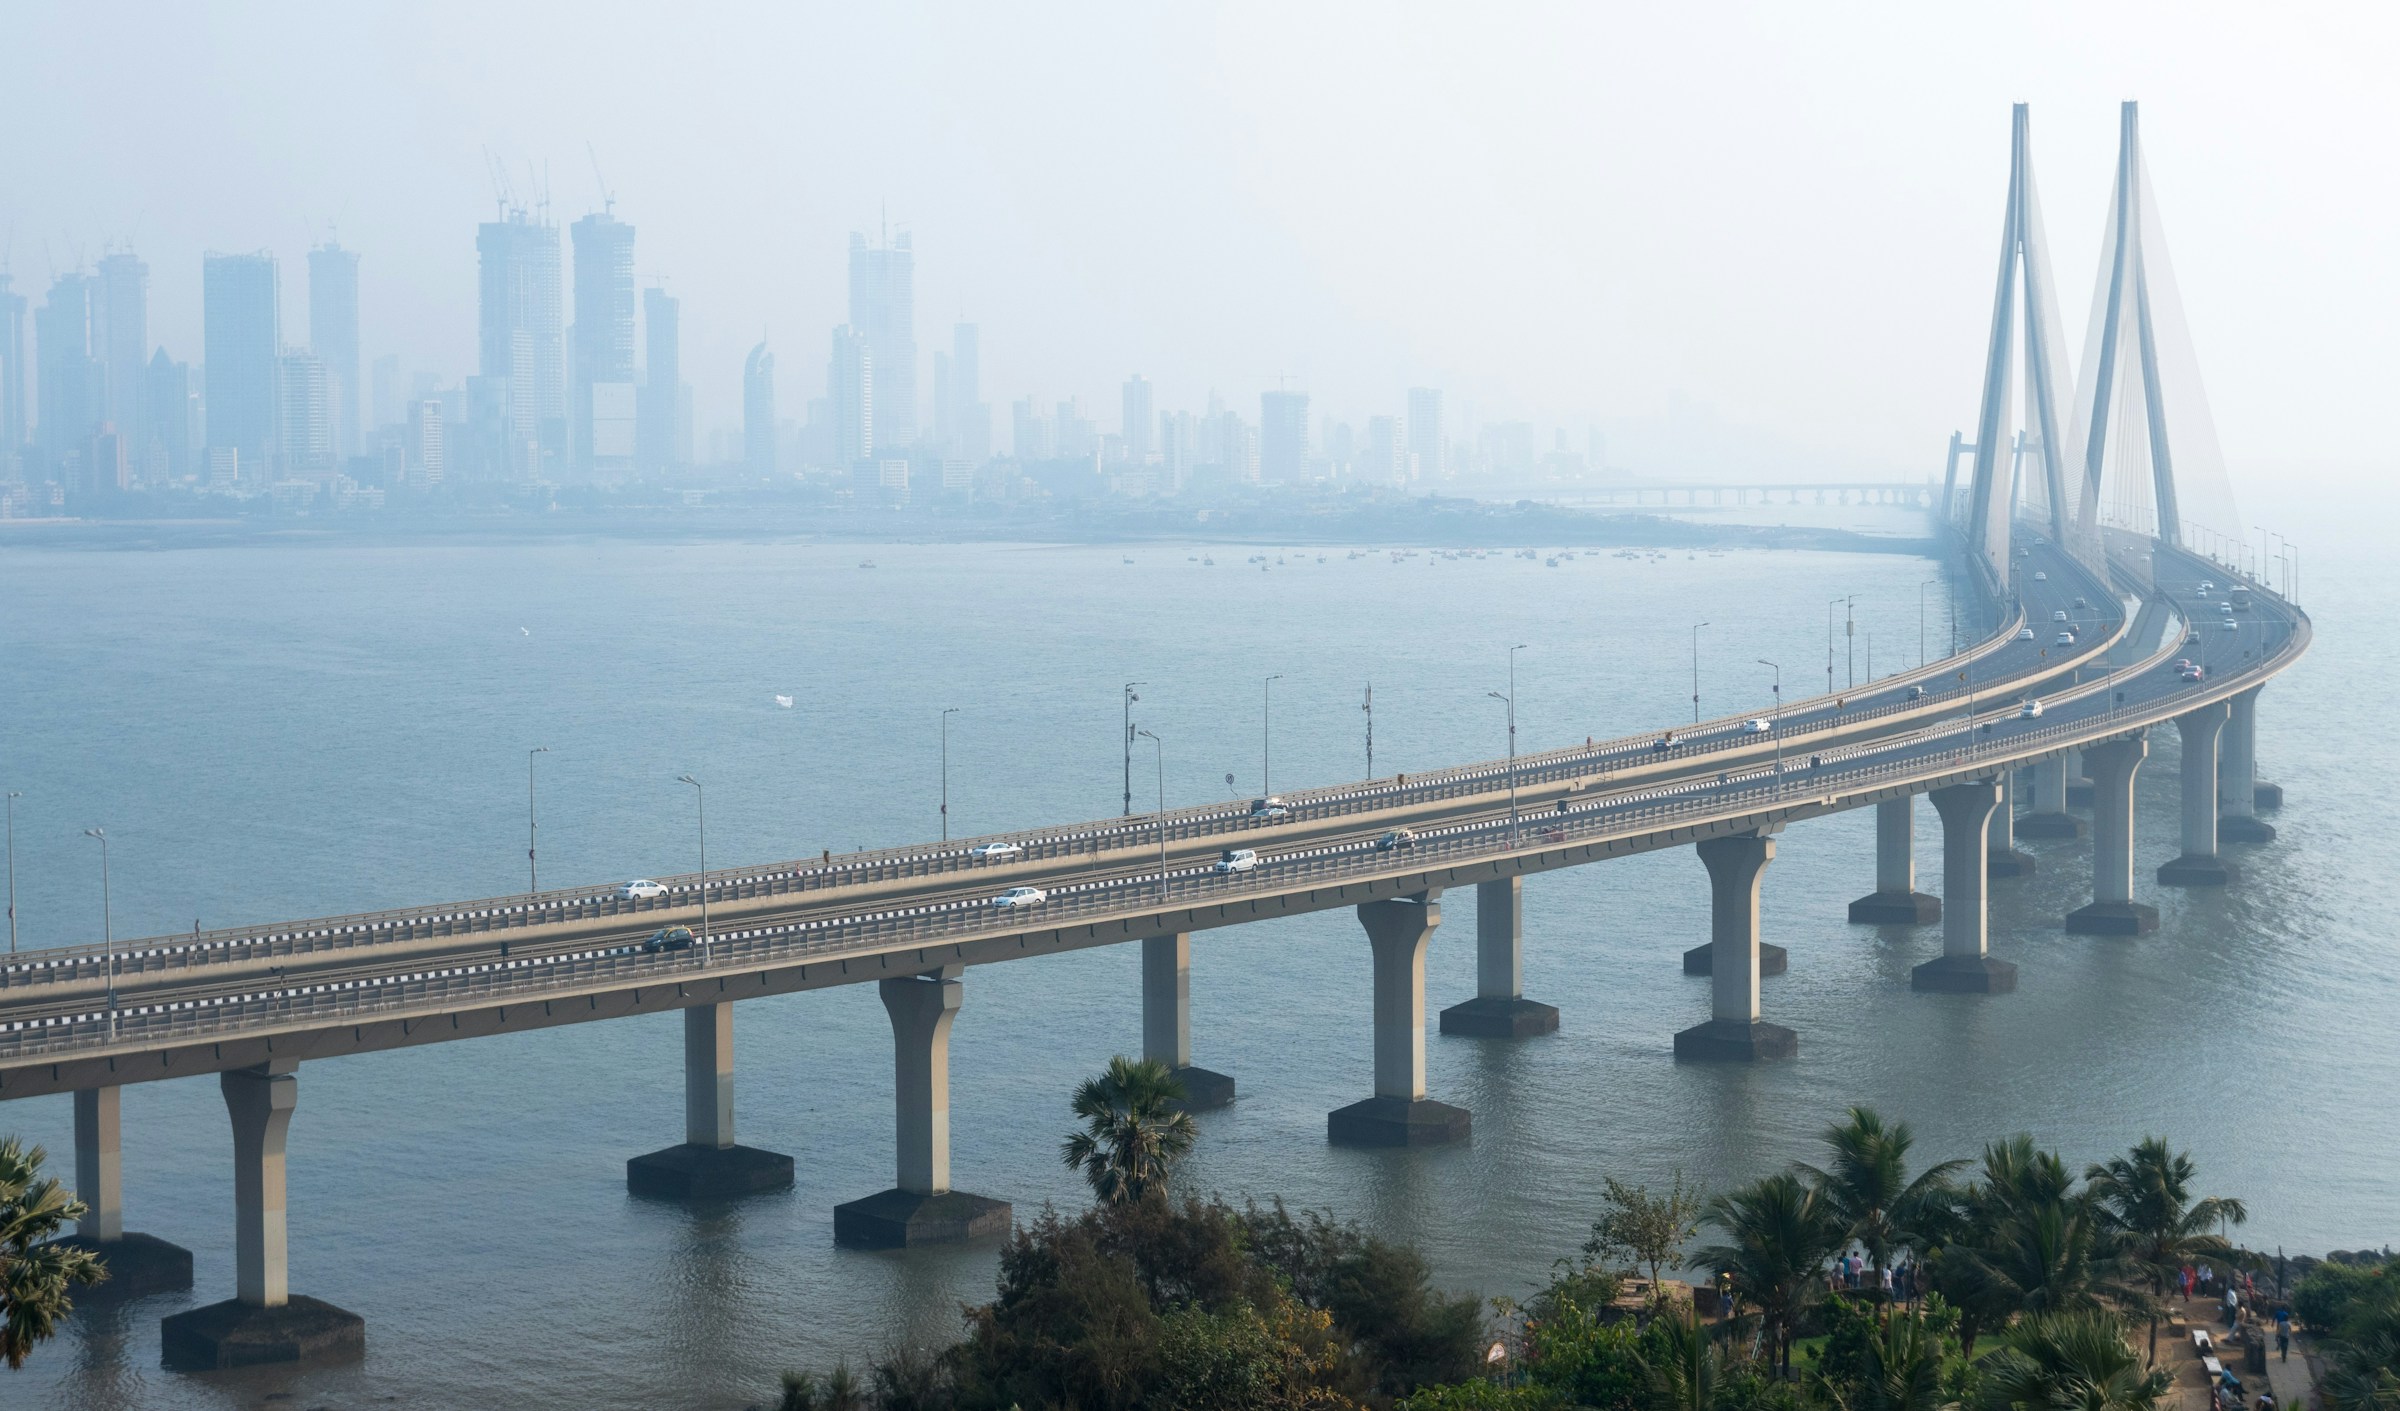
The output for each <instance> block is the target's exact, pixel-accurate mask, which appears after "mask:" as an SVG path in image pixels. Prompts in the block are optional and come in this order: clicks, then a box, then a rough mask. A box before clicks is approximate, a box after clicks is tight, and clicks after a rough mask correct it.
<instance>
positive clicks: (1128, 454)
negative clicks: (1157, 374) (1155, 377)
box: [1118, 372, 1153, 466]
mask: <svg viewBox="0 0 2400 1411" xmlns="http://www.w3.org/2000/svg"><path fill="white" fill-rule="evenodd" d="M1150 406H1151V402H1150V380H1149V379H1148V378H1146V377H1144V376H1142V375H1141V374H1140V373H1138V372H1137V373H1135V374H1134V375H1133V376H1132V378H1130V379H1129V380H1128V381H1127V382H1126V383H1125V416H1124V422H1123V424H1122V428H1121V430H1120V431H1119V432H1118V435H1119V438H1120V439H1121V440H1123V441H1124V443H1125V459H1126V460H1127V461H1129V462H1131V463H1132V464H1134V465H1137V466H1139V465H1143V464H1146V463H1147V462H1148V461H1149V459H1150V431H1151V426H1152V424H1153V423H1152V420H1151V413H1150Z"/></svg>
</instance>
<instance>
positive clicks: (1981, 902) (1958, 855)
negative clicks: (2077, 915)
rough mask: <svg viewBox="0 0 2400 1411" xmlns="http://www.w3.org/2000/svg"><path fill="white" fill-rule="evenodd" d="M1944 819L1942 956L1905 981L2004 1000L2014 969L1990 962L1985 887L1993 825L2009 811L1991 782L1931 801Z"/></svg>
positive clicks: (1938, 793) (1940, 792)
mask: <svg viewBox="0 0 2400 1411" xmlns="http://www.w3.org/2000/svg"><path fill="white" fill-rule="evenodd" d="M1931 797H1932V799H1933V808H1934V812H1936V813H1938V814H1940V815H1941V818H1942V954H1941V958H1940V959H1938V960H1928V961H1926V962H1925V963H1924V964H1923V965H1920V966H1918V967H1917V968H1916V969H1915V970H1914V971H1913V972H1911V973H1910V975H1909V985H1910V986H1911V987H1912V988H1914V989H1919V990H1933V991H1938V992H1941V993H1944V994H1987V995H1988V994H2005V993H2007V992H2008V991H2010V990H2013V989H2015V988H2016V987H2017V967H2016V966H2014V965H2011V964H2010V963H2008V962H2007V961H2005V960H1994V959H1992V957H1991V945H1990V941H1991V924H1990V919H1991V918H1990V907H1989V904H1988V898H1987V894H1988V886H1989V879H1990V878H1991V876H1992V875H1993V874H1992V871H1991V858H1992V850H1991V827H1992V819H1993V818H1994V817H1995V816H1997V815H1998V814H2000V813H2001V812H2002V811H2004V810H2005V809H2006V808H2007V807H2008V803H2007V797H2008V796H2007V790H2006V788H2005V786H2003V785H2002V784H2000V783H1998V782H1997V781H1994V780H1982V781H1978V782H1976V783H1973V784H1952V785H1950V786H1949V787H1947V788H1942V789H1936V790H1934V791H1933V793H1932V795H1931Z"/></svg>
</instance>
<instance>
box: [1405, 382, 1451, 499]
mask: <svg viewBox="0 0 2400 1411" xmlns="http://www.w3.org/2000/svg"><path fill="white" fill-rule="evenodd" d="M1408 453H1409V454H1410V455H1411V456H1414V457H1416V462H1417V467H1416V473H1417V476H1418V478H1420V479H1424V480H1446V479H1448V478H1449V476H1450V460H1449V457H1448V456H1446V455H1444V454H1443V453H1442V394H1441V392H1440V391H1439V390H1438V389H1436V388H1432V387H1411V388H1409V389H1408Z"/></svg>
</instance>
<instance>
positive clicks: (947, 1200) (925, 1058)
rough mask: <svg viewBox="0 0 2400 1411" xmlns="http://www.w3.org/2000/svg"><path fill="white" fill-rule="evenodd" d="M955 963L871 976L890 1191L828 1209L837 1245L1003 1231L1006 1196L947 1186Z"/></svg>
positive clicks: (959, 993) (957, 999) (959, 992)
mask: <svg viewBox="0 0 2400 1411" xmlns="http://www.w3.org/2000/svg"><path fill="white" fill-rule="evenodd" d="M962 969H963V967H961V966H957V965H946V966H943V967H942V968H941V969H939V970H935V971H931V972H929V973H927V974H924V975H906V976H902V977H900V978H898V979H893V980H882V981H878V982H877V988H878V989H879V990H880V991H881V992H882V994H883V1008H884V1011H885V1012H886V1013H887V1014H889V1015H890V1016H891V1020H892V1092H893V1106H894V1110H895V1119H894V1126H895V1137H896V1141H895V1143H894V1144H895V1146H896V1148H897V1152H898V1162H897V1165H898V1179H897V1180H896V1181H895V1182H894V1184H893V1187H892V1189H890V1190H887V1191H882V1192H879V1193H877V1194H875V1195H871V1196H868V1197H867V1198H866V1199H864V1200H854V1201H851V1202H849V1203H848V1204H846V1205H837V1206H835V1207H834V1210H833V1238H834V1242H835V1243H837V1244H846V1245H852V1246H856V1247H858V1248H862V1249H906V1248H909V1247H911V1246H914V1245H925V1244H962V1243H965V1242H966V1241H969V1240H976V1239H983V1238H987V1237H990V1236H997V1235H1005V1234H1007V1233H1008V1228H1009V1220H1010V1215H1011V1213H1012V1212H1011V1211H1010V1208H1009V1204H1008V1202H1007V1201H1004V1200H992V1199H989V1198H988V1197H985V1196H980V1195H969V1194H967V1193H966V1192H964V1191H954V1190H952V1189H950V1025H951V1022H952V1021H953V1020H955V1019H956V1018H957V1017H958V1007H959V1005H960V1004H961V1003H962V1002H963V1001H964V997H965V986H964V985H963V984H961V983H960V981H959V975H960V973H961V971H962Z"/></svg>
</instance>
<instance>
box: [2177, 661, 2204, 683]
mask: <svg viewBox="0 0 2400 1411" xmlns="http://www.w3.org/2000/svg"><path fill="white" fill-rule="evenodd" d="M2175 679H2176V680H2178V681H2206V680H2207V679H2208V668H2207V667H2205V666H2202V665H2201V664H2200V663H2198V662H2196V661H2179V662H2177V663H2175Z"/></svg>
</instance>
